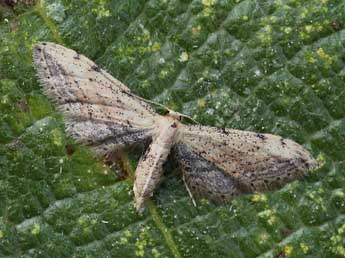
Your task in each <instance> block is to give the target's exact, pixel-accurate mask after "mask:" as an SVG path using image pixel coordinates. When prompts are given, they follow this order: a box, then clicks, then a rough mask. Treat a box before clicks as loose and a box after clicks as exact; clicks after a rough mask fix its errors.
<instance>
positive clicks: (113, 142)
mask: <svg viewBox="0 0 345 258" xmlns="http://www.w3.org/2000/svg"><path fill="white" fill-rule="evenodd" d="M33 61H34V64H35V67H36V70H37V74H38V78H39V81H40V82H41V84H42V85H43V91H44V93H45V94H46V95H47V96H48V97H50V98H51V99H52V100H53V101H54V102H55V103H56V105H57V108H58V109H59V110H60V111H61V112H63V114H64V117H65V120H66V131H67V133H68V134H69V135H71V136H72V137H73V138H74V139H75V140H76V141H78V142H80V143H83V144H85V145H87V146H89V147H90V148H91V149H92V150H93V151H94V152H95V153H96V154H97V155H102V156H104V155H107V154H109V153H114V152H118V151H121V150H123V149H124V148H127V147H128V146H130V145H134V144H138V143H148V142H149V146H148V148H147V150H146V152H145V154H144V155H143V156H142V157H141V159H140V161H139V163H138V166H137V168H136V171H135V181H134V187H133V190H134V195H135V207H136V210H137V211H138V212H142V210H143V208H144V203H145V200H146V199H147V198H149V197H150V196H152V194H153V191H154V189H155V187H156V186H157V185H158V183H159V182H160V181H161V178H162V170H163V164H164V163H165V161H166V160H167V158H168V155H169V154H170V153H171V154H172V155H173V156H174V157H175V158H176V160H177V162H178V164H179V166H180V168H181V170H182V176H183V180H184V182H185V185H186V187H187V190H188V192H189V193H190V194H191V196H199V197H203V198H207V199H209V200H211V201H214V202H217V203H224V202H227V201H229V200H231V199H232V198H234V196H237V195H241V194H246V193H252V192H255V191H266V190H272V189H277V188H278V187H282V186H283V185H285V184H286V183H288V182H291V181H293V180H296V179H299V178H301V177H302V176H303V175H304V174H305V172H306V171H307V170H309V169H311V168H313V167H314V166H315V165H316V162H315V160H314V159H313V157H312V156H311V155H310V153H309V152H308V151H307V150H306V149H304V148H303V147H302V146H301V145H299V144H297V143H296V142H294V141H292V140H289V139H285V138H282V137H280V136H276V135H272V134H262V133H256V132H249V131H241V130H233V129H227V128H216V127H209V126H201V125H185V124H183V123H182V122H181V119H182V117H183V115H182V114H180V113H178V112H174V111H172V110H169V111H168V113H167V114H166V115H165V116H162V115H159V114H157V113H155V111H154V110H153V109H152V107H151V106H150V105H149V104H148V101H146V100H144V99H143V98H141V97H139V96H136V95H134V94H133V93H132V92H131V91H130V90H129V88H127V87H126V86H125V85H124V84H122V83H121V82H120V81H118V80H117V79H115V78H113V77H112V76H111V75H110V74H109V73H107V72H106V71H105V70H103V69H101V68H100V67H99V66H97V65H96V64H95V63H94V62H93V61H91V60H90V59H88V58H87V57H85V56H83V55H80V54H78V53H76V52H75V51H73V50H71V49H68V48H65V47H63V46H61V45H57V44H55V43H49V42H42V43H38V44H37V45H35V46H34V48H33Z"/></svg>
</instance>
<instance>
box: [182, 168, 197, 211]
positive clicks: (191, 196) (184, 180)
mask: <svg viewBox="0 0 345 258" xmlns="http://www.w3.org/2000/svg"><path fill="white" fill-rule="evenodd" d="M182 180H183V183H184V185H185V187H186V189H187V192H188V194H189V197H190V199H191V200H192V203H193V205H194V207H196V202H195V200H194V197H193V194H192V191H191V190H190V189H189V187H188V184H187V182H186V177H185V173H182Z"/></svg>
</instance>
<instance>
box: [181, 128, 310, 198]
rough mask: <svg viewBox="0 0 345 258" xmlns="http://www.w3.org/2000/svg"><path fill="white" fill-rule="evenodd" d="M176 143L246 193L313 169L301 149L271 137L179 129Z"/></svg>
mask: <svg viewBox="0 0 345 258" xmlns="http://www.w3.org/2000/svg"><path fill="white" fill-rule="evenodd" d="M176 141H177V142H178V143H181V144H185V145H186V146H188V147H189V148H190V149H191V151H193V152H195V153H197V154H198V155H199V156H200V157H202V158H204V159H205V160H207V161H209V162H211V163H213V164H215V165H216V166H217V167H218V168H219V169H221V170H222V171H224V173H226V174H228V176H230V177H232V178H233V179H235V180H236V181H237V182H238V183H239V186H240V187H241V188H242V190H243V191H248V192H252V191H263V190H267V189H273V188H275V187H277V186H282V185H283V184H285V183H288V182H290V181H292V180H295V179H298V178H300V177H302V176H303V174H304V172H305V171H307V170H308V169H310V168H312V167H313V166H315V160H314V159H313V158H312V157H311V155H310V154H309V153H308V151H306V150H305V149H304V148H303V147H302V146H301V145H299V144H297V143H295V142H294V141H292V140H288V139H284V138H282V137H280V136H276V135H272V134H258V133H255V132H248V131H240V130H231V129H224V128H215V127H207V126H199V125H198V126H180V129H179V134H178V136H177V140H176Z"/></svg>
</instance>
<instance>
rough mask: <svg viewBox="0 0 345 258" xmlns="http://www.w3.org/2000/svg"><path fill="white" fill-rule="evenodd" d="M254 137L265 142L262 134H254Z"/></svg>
mask: <svg viewBox="0 0 345 258" xmlns="http://www.w3.org/2000/svg"><path fill="white" fill-rule="evenodd" d="M256 137H257V138H259V139H261V140H263V141H264V140H266V136H265V135H263V134H261V133H257V134H256Z"/></svg>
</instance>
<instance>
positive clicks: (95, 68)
mask: <svg viewBox="0 0 345 258" xmlns="http://www.w3.org/2000/svg"><path fill="white" fill-rule="evenodd" d="M91 69H92V70H94V71H96V72H100V71H101V68H99V66H97V65H93V66H91Z"/></svg>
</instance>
